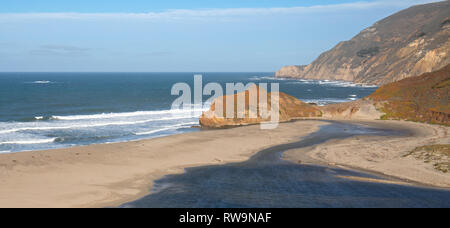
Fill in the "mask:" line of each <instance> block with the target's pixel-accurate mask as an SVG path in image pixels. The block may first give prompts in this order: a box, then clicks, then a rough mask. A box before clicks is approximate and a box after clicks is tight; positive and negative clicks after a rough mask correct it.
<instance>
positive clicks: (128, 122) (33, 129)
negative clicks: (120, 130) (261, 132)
mask: <svg viewBox="0 0 450 228" xmlns="http://www.w3.org/2000/svg"><path fill="white" fill-rule="evenodd" d="M190 118H193V117H191V116H180V117H164V118H158V119H149V120H140V121H115V122H106V123H97V124H83V125H80V124H72V125H68V126H51V127H50V126H49V127H21V128H13V129H8V130H0V134H6V133H13V132H18V131H35V130H64V129H77V128H91V127H105V126H117V125H134V124H143V123H149V122H156V121H166V120H180V119H190Z"/></svg>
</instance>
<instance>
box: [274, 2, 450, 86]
mask: <svg viewBox="0 0 450 228" xmlns="http://www.w3.org/2000/svg"><path fill="white" fill-rule="evenodd" d="M449 37H450V1H444V2H438V3H431V4H425V5H418V6H414V7H411V8H409V9H406V10H403V11H400V12H398V13H396V14H394V15H392V16H389V17H387V18H385V19H383V20H381V21H379V22H377V23H375V24H374V25H373V26H371V27H369V28H367V29H365V30H363V31H362V32H360V33H359V34H358V35H357V36H355V37H354V38H353V39H351V40H350V41H345V42H341V43H339V44H338V45H337V46H335V47H334V48H333V49H331V50H330V51H327V52H325V53H323V54H321V55H320V56H319V57H318V58H317V59H316V60H315V61H314V62H312V63H311V64H309V65H306V66H286V67H283V68H282V69H281V70H280V71H278V72H276V74H275V76H277V77H294V78H306V79H321V80H322V79H328V80H345V81H353V82H357V83H367V84H378V85H383V84H387V83H390V82H395V81H398V80H402V79H404V78H408V77H412V76H418V75H421V74H423V73H426V72H432V71H435V70H438V69H441V68H442V67H444V66H446V65H447V64H449V63H450V57H449V55H448V51H449V50H450V39H449Z"/></svg>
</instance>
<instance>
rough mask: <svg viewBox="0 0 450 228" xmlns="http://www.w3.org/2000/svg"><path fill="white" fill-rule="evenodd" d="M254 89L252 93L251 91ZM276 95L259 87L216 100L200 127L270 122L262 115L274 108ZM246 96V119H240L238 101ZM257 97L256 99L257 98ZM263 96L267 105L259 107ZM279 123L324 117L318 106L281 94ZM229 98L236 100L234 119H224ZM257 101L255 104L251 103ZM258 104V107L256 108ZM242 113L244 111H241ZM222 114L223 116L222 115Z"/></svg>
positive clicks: (201, 118) (244, 112) (203, 116)
mask: <svg viewBox="0 0 450 228" xmlns="http://www.w3.org/2000/svg"><path fill="white" fill-rule="evenodd" d="M252 89H254V90H253V91H252V92H251V93H250V92H249V91H251V90H252ZM273 94H274V93H267V92H266V91H263V93H260V90H259V87H250V88H249V89H248V90H246V91H245V92H240V93H236V94H234V95H227V96H223V97H219V98H216V99H215V100H214V102H213V103H212V104H211V108H210V110H209V111H207V112H204V113H203V114H202V116H201V117H200V125H201V126H202V127H207V128H223V127H230V126H241V125H249V124H257V123H261V122H268V121H270V117H264V116H263V115H261V114H260V112H261V110H263V108H264V109H265V110H268V111H269V112H270V110H271V108H272V102H271V97H272V95H273ZM239 95H244V96H245V109H244V110H243V116H244V118H239V117H238V113H239V111H238V108H237V104H236V103H237V101H238V98H237V97H238V96H239ZM255 96H256V98H255ZM262 96H266V97H267V105H264V107H263V106H261V107H260V106H259V102H258V101H259V99H260V98H261V97H262ZM278 97H279V112H278V113H279V122H286V121H290V120H293V119H299V118H304V117H320V116H322V112H321V111H320V109H319V108H318V107H317V106H313V105H309V104H307V103H304V102H302V101H300V100H299V99H297V98H295V97H293V96H289V95H287V94H285V93H282V92H279V93H278ZM227 98H230V99H232V100H234V106H235V107H234V117H232V118H224V117H225V116H226V111H225V110H226V108H227V106H226V104H227V103H226V101H227ZM253 99H255V101H256V102H255V103H253V102H250V101H251V100H253ZM255 104H256V106H255ZM217 107H221V110H222V112H220V111H219V112H218V110H220V109H217ZM241 111H242V110H241ZM220 113H222V114H220Z"/></svg>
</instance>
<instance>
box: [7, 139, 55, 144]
mask: <svg viewBox="0 0 450 228" xmlns="http://www.w3.org/2000/svg"><path fill="white" fill-rule="evenodd" d="M55 140H56V138H51V139H34V140H23V141H7V142H0V145H5V144H43V143H51V142H54V141H55Z"/></svg>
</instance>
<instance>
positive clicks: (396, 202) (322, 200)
mask: <svg viewBox="0 0 450 228" xmlns="http://www.w3.org/2000/svg"><path fill="white" fill-rule="evenodd" d="M329 122H330V124H328V125H324V126H322V127H321V128H320V130H319V131H317V132H314V133H312V134H310V135H308V136H306V137H304V138H303V139H302V140H301V141H299V142H295V143H290V144H283V145H278V146H274V147H271V148H267V149H265V150H262V151H260V152H258V153H257V154H255V155H254V156H252V157H251V158H250V159H249V160H247V161H245V162H240V163H230V164H225V165H213V166H203V167H195V168H187V169H186V170H185V173H183V174H176V175H167V176H165V177H164V178H162V179H160V180H157V181H155V184H154V187H153V190H152V194H150V195H147V196H145V197H143V198H141V199H139V200H136V201H134V202H130V203H126V204H123V205H122V206H121V207H126V208H255V207H256V208H304V207H307V208H311V207H320V208H323V207H327V208H328V207H395V208H398V207H449V206H450V191H448V190H444V189H434V188H426V187H418V186H411V185H403V184H398V183H394V182H393V181H391V180H389V179H388V178H387V177H383V176H379V175H375V174H370V173H365V172H360V171H353V170H348V169H341V168H336V167H328V166H320V165H306V164H295V163H292V162H289V161H285V160H282V159H281V156H282V153H283V152H284V151H286V150H289V149H294V148H304V147H309V146H313V145H317V144H320V143H324V142H326V141H329V140H332V139H344V138H348V137H352V136H357V135H378V136H400V135H406V134H408V132H405V131H402V130H396V129H389V128H384V129H381V128H376V127H372V126H370V125H366V124H351V123H345V122H334V121H329ZM367 180H371V181H367Z"/></svg>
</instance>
